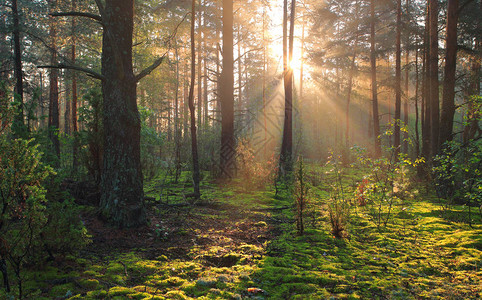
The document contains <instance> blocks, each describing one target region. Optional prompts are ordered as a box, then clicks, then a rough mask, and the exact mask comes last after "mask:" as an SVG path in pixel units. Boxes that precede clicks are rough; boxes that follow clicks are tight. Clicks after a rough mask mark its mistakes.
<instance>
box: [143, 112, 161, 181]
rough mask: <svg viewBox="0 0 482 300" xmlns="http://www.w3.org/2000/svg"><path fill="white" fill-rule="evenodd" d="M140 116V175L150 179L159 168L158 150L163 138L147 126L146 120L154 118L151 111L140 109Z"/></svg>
mask: <svg viewBox="0 0 482 300" xmlns="http://www.w3.org/2000/svg"><path fill="white" fill-rule="evenodd" d="M140 114H141V166H142V174H143V175H144V177H145V178H147V179H152V178H154V176H156V175H157V174H158V172H159V170H160V168H161V159H160V149H161V146H162V144H163V136H162V135H160V134H158V133H157V131H156V130H155V129H154V128H153V127H152V126H149V124H148V120H149V119H150V118H153V117H154V116H153V113H152V111H150V110H149V109H148V108H146V107H141V108H140Z"/></svg>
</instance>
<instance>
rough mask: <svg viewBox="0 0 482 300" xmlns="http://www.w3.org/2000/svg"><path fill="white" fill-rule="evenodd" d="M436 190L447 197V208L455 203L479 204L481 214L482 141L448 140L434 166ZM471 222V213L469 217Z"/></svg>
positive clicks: (441, 195)
mask: <svg viewBox="0 0 482 300" xmlns="http://www.w3.org/2000/svg"><path fill="white" fill-rule="evenodd" d="M432 172H433V175H434V183H435V189H436V191H437V195H438V196H439V197H440V198H443V199H445V200H446V202H444V203H442V204H444V206H445V208H448V207H449V206H450V205H452V204H454V203H458V204H465V205H467V207H468V208H469V211H470V208H471V207H472V206H476V207H478V208H479V213H481V214H482V211H481V206H482V142H480V141H479V140H469V141H468V142H467V143H464V144H463V143H460V142H457V141H451V142H447V143H446V144H445V145H444V147H443V151H442V153H441V154H439V155H437V156H436V157H435V159H434V166H433V168H432ZM468 217H469V219H468V222H469V223H471V222H472V220H471V216H470V215H469V216H468Z"/></svg>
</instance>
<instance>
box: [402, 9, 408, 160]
mask: <svg viewBox="0 0 482 300" xmlns="http://www.w3.org/2000/svg"><path fill="white" fill-rule="evenodd" d="M409 1H410V0H407V1H406V14H407V16H409V15H410V14H409V9H410V2H409ZM405 49H406V50H405V51H406V53H405V101H404V102H403V124H404V126H405V129H406V130H404V131H403V141H402V151H403V153H405V154H408V131H409V128H410V126H409V124H408V114H409V111H408V110H409V106H408V105H409V104H408V102H409V100H410V97H409V96H410V91H409V89H408V79H409V78H408V76H409V73H410V72H409V70H410V68H409V58H410V34H409V32H407V33H406V37H405Z"/></svg>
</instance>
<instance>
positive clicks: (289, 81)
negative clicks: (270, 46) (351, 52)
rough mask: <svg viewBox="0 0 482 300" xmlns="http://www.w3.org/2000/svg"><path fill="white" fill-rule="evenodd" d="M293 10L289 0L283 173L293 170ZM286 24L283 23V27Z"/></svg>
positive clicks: (282, 154)
mask: <svg viewBox="0 0 482 300" xmlns="http://www.w3.org/2000/svg"><path fill="white" fill-rule="evenodd" d="M295 12H296V0H292V1H291V13H290V32H289V37H288V39H289V50H288V51H289V54H288V62H287V64H286V69H285V72H284V90H285V115H284V123H283V141H282V143H281V154H280V160H281V164H280V166H281V168H282V169H283V171H284V172H285V173H289V172H291V171H292V170H293V157H292V155H293V68H292V67H291V63H292V60H293V42H294V28H295ZM285 26H286V25H284V27H285ZM284 52H285V51H283V53H284Z"/></svg>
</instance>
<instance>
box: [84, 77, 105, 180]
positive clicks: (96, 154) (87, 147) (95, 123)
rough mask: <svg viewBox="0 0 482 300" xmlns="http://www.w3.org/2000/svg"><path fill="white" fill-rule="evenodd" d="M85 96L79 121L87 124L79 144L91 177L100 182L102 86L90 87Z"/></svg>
mask: <svg viewBox="0 0 482 300" xmlns="http://www.w3.org/2000/svg"><path fill="white" fill-rule="evenodd" d="M83 98H84V101H85V103H86V105H84V106H82V107H80V108H79V123H83V124H85V126H84V127H83V129H82V130H80V131H79V144H80V145H82V146H81V149H82V151H81V155H80V157H81V161H82V163H83V164H84V165H85V166H86V168H87V170H88V173H89V175H90V177H91V178H92V179H93V180H94V181H95V182H96V183H97V184H99V183H100V177H101V175H102V167H103V162H102V161H103V158H102V156H103V152H104V126H103V122H102V118H103V109H102V105H103V104H102V101H103V100H102V92H101V89H100V87H99V86H95V87H92V88H90V89H88V90H87V91H86V92H85V94H84V96H83Z"/></svg>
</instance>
